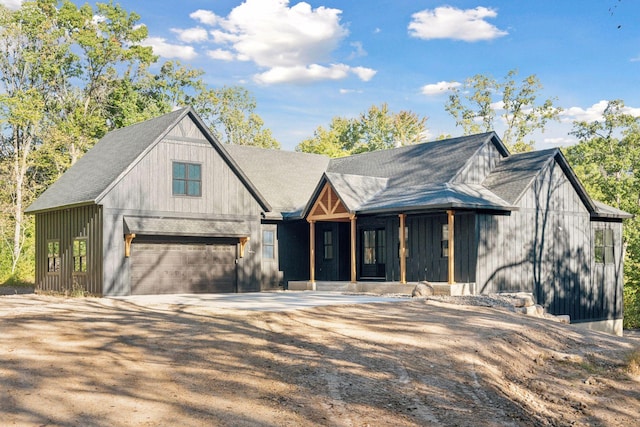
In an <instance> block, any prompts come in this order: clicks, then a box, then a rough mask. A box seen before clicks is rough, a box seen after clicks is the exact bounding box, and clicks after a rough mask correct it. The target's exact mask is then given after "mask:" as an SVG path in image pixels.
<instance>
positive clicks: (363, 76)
mask: <svg viewBox="0 0 640 427" xmlns="http://www.w3.org/2000/svg"><path fill="white" fill-rule="evenodd" d="M351 72H352V73H353V74H355V75H356V76H358V78H359V79H360V80H362V81H363V82H368V81H369V80H371V79H372V78H373V76H375V75H376V73H377V71H376V70H374V69H372V68H366V67H352V68H351Z"/></svg>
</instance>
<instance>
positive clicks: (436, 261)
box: [392, 212, 476, 283]
mask: <svg viewBox="0 0 640 427" xmlns="http://www.w3.org/2000/svg"><path fill="white" fill-rule="evenodd" d="M446 223H447V215H446V214H444V213H440V214H425V215H408V216H407V219H406V225H407V227H409V246H408V248H409V257H408V258H407V281H409V282H415V281H421V280H428V281H431V282H446V281H447V276H448V262H447V258H443V257H442V256H441V255H442V251H441V238H442V225H443V224H446ZM454 224H455V225H454V227H455V228H454V229H455V233H454V235H455V248H456V249H455V265H454V274H455V280H456V282H468V283H473V282H475V276H476V267H475V263H476V260H475V245H476V243H475V242H476V231H475V230H476V219H475V214H473V213H460V212H457V213H456V214H455V223H454ZM397 230H398V221H397V219H396V220H395V228H394V229H393V232H394V235H396V237H395V239H394V240H393V246H392V252H393V254H394V259H393V262H394V265H395V264H399V258H398V253H397V252H398V250H397V248H398V238H397V233H398V231H397ZM393 280H399V275H398V276H397V277H396V276H394V278H393Z"/></svg>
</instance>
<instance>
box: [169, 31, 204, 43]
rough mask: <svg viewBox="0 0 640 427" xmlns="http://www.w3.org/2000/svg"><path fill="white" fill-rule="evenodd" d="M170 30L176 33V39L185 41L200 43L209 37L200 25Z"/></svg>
mask: <svg viewBox="0 0 640 427" xmlns="http://www.w3.org/2000/svg"><path fill="white" fill-rule="evenodd" d="M171 32H173V33H176V34H177V35H178V39H179V40H180V41H183V42H185V43H201V42H205V41H207V39H208V38H209V33H208V32H207V30H205V29H204V28H201V27H194V28H187V29H186V30H183V29H181V28H172V29H171Z"/></svg>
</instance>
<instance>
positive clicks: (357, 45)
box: [349, 42, 367, 59]
mask: <svg viewBox="0 0 640 427" xmlns="http://www.w3.org/2000/svg"><path fill="white" fill-rule="evenodd" d="M351 47H352V48H353V52H351V55H349V59H355V58H359V57H362V56H367V51H366V50H364V48H363V47H362V42H352V43H351Z"/></svg>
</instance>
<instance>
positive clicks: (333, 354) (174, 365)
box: [0, 295, 640, 426]
mask: <svg viewBox="0 0 640 427" xmlns="http://www.w3.org/2000/svg"><path fill="white" fill-rule="evenodd" d="M0 325H1V329H2V333H1V334H0V395H1V396H3V398H2V399H0V413H1V414H2V418H3V423H4V424H6V425H87V426H121V425H122V426H125V425H127V426H131V425H137V426H148V425H182V426H200V425H228V426H243V425H246V426H256V425H257V426H293V425H328V426H366V425H370V426H381V425H382V426H386V425H388V426H431V425H433V426H440V425H446V426H456V425H458V426H467V425H476V426H546V425H548V426H563V425H567V426H569V425H573V426H576V425H577V426H581V425H584V426H587V425H589V426H593V425H606V426H629V425H635V423H636V422H637V420H638V419H640V377H638V376H634V375H632V374H630V373H629V372H628V367H629V366H630V364H629V363H628V358H629V357H630V356H631V355H632V354H633V353H634V352H636V353H635V354H636V357H638V358H640V339H639V338H637V337H624V338H621V337H615V336H610V335H606V334H601V333H595V332H589V331H584V330H580V329H576V328H574V327H572V326H570V325H564V324H561V323H557V322H551V321H548V320H545V319H538V318H531V317H526V316H522V315H519V314H515V313H511V312H509V311H507V310H504V309H495V308H490V307H478V306H474V307H471V306H466V305H453V304H449V303H445V302H439V301H432V300H413V301H410V300H401V299H399V300H398V302H393V303H384V304H369V305H353V306H331V307H319V308H314V309H309V310H299V311H294V312H280V313H268V312H267V313H264V312H262V313H255V312H251V313H250V312H238V311H224V310H219V309H218V310H217V311H213V310H208V309H207V308H206V307H185V306H181V307H171V306H166V307H154V308H153V309H149V308H142V307H139V306H135V305H132V304H130V303H127V302H124V301H115V300H108V299H91V298H87V299H62V298H54V297H44V296H37V295H28V296H7V297H2V298H0Z"/></svg>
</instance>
